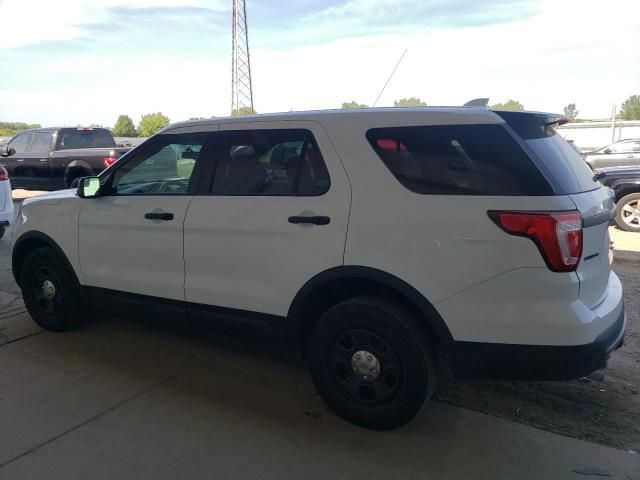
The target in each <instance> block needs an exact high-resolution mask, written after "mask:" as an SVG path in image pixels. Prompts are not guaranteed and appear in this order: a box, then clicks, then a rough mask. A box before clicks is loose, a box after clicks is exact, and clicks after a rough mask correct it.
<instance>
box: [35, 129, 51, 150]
mask: <svg viewBox="0 0 640 480" xmlns="http://www.w3.org/2000/svg"><path fill="white" fill-rule="evenodd" d="M50 149H51V132H34V134H33V140H32V141H31V151H32V152H34V153H48V152H49V150H50Z"/></svg>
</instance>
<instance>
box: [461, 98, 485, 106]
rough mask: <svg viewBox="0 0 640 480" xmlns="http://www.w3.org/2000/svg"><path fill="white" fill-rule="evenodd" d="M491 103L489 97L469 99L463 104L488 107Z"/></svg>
mask: <svg viewBox="0 0 640 480" xmlns="http://www.w3.org/2000/svg"><path fill="white" fill-rule="evenodd" d="M487 105H489V99H488V98H474V99H473V100H469V101H468V102H467V103H465V104H464V105H463V107H482V108H487Z"/></svg>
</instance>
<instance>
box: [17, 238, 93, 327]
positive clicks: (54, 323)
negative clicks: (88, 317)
mask: <svg viewBox="0 0 640 480" xmlns="http://www.w3.org/2000/svg"><path fill="white" fill-rule="evenodd" d="M20 287H21V289H22V296H23V298H24V303H25V306H26V307H27V310H28V311H29V314H30V315H31V317H32V318H33V320H34V321H35V322H36V323H37V324H38V325H40V326H41V327H42V328H44V329H46V330H53V331H57V332H62V331H67V330H71V329H73V328H75V327H77V326H78V324H79V322H80V314H81V310H82V304H81V301H80V298H79V295H78V291H77V290H78V289H77V286H76V283H75V281H74V279H73V273H72V272H71V271H69V268H68V267H67V266H66V265H65V264H64V262H63V261H62V260H61V259H60V258H59V257H58V255H56V253H55V252H54V251H53V250H52V249H50V248H48V247H43V248H38V249H36V250H33V251H32V252H31V253H29V254H28V255H27V257H26V258H25V260H24V263H23V264H22V268H21V272H20Z"/></svg>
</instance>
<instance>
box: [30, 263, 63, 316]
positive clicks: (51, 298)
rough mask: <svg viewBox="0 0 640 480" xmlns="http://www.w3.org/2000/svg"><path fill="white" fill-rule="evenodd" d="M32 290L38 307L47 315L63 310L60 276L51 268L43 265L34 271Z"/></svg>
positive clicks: (56, 313)
mask: <svg viewBox="0 0 640 480" xmlns="http://www.w3.org/2000/svg"><path fill="white" fill-rule="evenodd" d="M31 291H32V293H33V298H34V300H35V304H36V305H37V307H38V309H39V310H40V311H41V312H42V313H45V314H47V315H58V314H60V313H61V312H62V308H63V305H62V292H61V290H60V281H59V279H58V276H57V275H56V274H55V273H54V272H53V270H52V269H51V268H49V267H48V266H46V265H42V266H40V267H38V268H36V270H35V271H34V273H33V276H32V282H31Z"/></svg>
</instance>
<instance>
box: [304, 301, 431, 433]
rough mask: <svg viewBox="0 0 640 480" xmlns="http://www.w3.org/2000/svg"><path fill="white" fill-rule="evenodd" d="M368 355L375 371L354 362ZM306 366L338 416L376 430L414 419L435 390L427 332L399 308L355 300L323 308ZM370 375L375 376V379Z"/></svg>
mask: <svg viewBox="0 0 640 480" xmlns="http://www.w3.org/2000/svg"><path fill="white" fill-rule="evenodd" d="M357 352H365V353H372V354H373V355H372V357H373V359H374V360H373V363H372V364H369V365H367V366H366V367H367V368H371V365H374V366H375V365H377V366H378V368H377V372H376V371H375V370H366V369H365V371H366V372H367V373H371V374H372V375H371V376H365V375H362V373H363V372H362V371H359V372H357V373H356V372H354V368H359V367H358V365H357V364H356V365H354V363H353V362H356V358H358V360H359V359H360V358H363V355H361V356H360V357H356V356H357ZM308 364H309V369H310V372H311V377H312V378H313V382H314V384H315V387H316V389H317V391H318V393H319V394H320V395H321V396H322V398H323V399H324V400H325V402H326V403H327V404H328V405H329V407H330V408H331V409H332V410H333V411H334V412H335V413H336V414H337V415H339V416H340V417H342V418H343V419H345V420H347V421H348V422H351V423H353V424H355V425H358V426H361V427H365V428H370V429H374V430H390V429H393V428H397V427H400V426H402V425H404V424H405V423H407V422H409V421H410V420H411V419H412V418H414V417H415V416H416V415H417V414H418V413H419V412H420V410H421V409H422V407H423V406H424V404H425V402H426V401H427V400H428V399H429V398H430V397H431V395H432V394H433V391H434V390H435V387H436V383H437V378H438V371H437V361H436V355H435V349H434V348H433V343H432V341H431V339H430V338H429V336H428V335H427V332H426V331H425V330H424V329H423V328H422V327H421V326H420V325H419V324H418V322H417V321H416V319H415V318H414V317H413V315H411V313H410V312H408V311H407V310H406V309H404V308H403V307H402V306H400V305H396V304H394V303H390V302H387V301H384V300H381V299H377V298H375V297H368V296H363V297H356V298H352V299H350V300H346V301H344V302H342V303H339V304H338V305H335V306H334V307H332V308H330V309H329V310H327V311H326V312H325V313H324V314H323V315H322V317H321V318H320V319H319V320H318V323H317V324H316V326H315V327H314V329H313V331H312V333H311V336H310V338H309V344H308ZM374 375H377V377H376V378H374Z"/></svg>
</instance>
